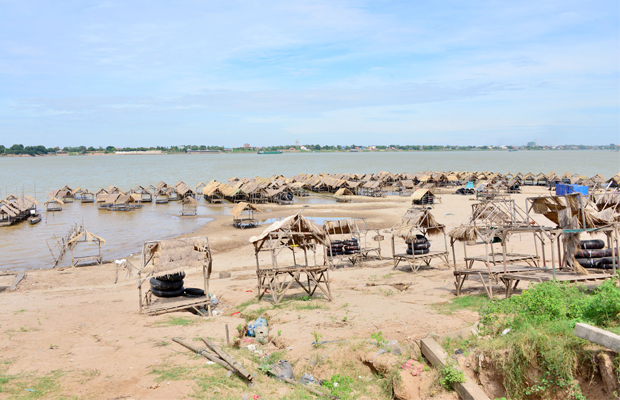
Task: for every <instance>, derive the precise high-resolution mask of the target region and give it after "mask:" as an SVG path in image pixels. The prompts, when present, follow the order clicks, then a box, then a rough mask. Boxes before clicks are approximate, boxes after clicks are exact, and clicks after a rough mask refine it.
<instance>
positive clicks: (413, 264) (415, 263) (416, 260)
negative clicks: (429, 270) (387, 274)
mask: <svg viewBox="0 0 620 400" xmlns="http://www.w3.org/2000/svg"><path fill="white" fill-rule="evenodd" d="M434 258H438V259H440V260H443V261H444V262H445V263H446V265H450V262H449V261H448V252H447V251H429V252H428V253H426V254H419V255H415V254H407V253H404V254H403V253H400V254H394V268H393V269H396V268H397V267H398V265H399V264H400V263H401V262H406V263H407V265H409V268H411V272H413V273H415V272H418V270H419V269H420V267H421V266H422V264H424V265H426V266H430V264H431V260H432V259H434Z"/></svg>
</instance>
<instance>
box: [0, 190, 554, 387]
mask: <svg viewBox="0 0 620 400" xmlns="http://www.w3.org/2000/svg"><path fill="white" fill-rule="evenodd" d="M525 190H529V191H535V190H538V191H540V190H542V189H536V188H525ZM541 193H542V192H541ZM528 195H531V193H530V194H519V195H513V199H515V200H516V202H517V204H518V205H519V206H521V207H524V205H525V198H526V197H527V196H528ZM441 197H442V199H441V203H439V204H437V205H436V206H435V208H434V209H433V211H432V212H433V214H434V215H435V217H436V219H437V220H438V221H439V222H441V223H443V224H445V225H447V229H448V231H449V230H450V229H452V228H453V227H456V226H458V225H460V224H461V223H465V222H466V221H467V219H468V217H469V214H470V210H471V204H472V202H473V201H472V200H471V197H470V196H457V195H451V194H444V195H442V196H441ZM409 206H410V204H409V199H407V198H399V197H392V196H391V197H388V198H383V199H368V198H363V197H354V202H353V203H351V204H319V205H311V206H310V207H300V206H298V205H297V206H296V205H293V206H270V208H271V209H272V210H273V212H270V213H266V214H265V215H264V217H266V218H274V217H283V216H287V215H290V214H292V213H293V212H297V211H299V210H300V209H302V208H303V210H304V214H305V215H308V216H317V217H319V216H336V217H347V216H352V217H353V216H355V217H364V218H366V219H367V222H368V225H369V227H371V228H379V229H381V230H382V231H384V230H386V229H389V228H390V227H391V226H392V225H393V224H394V223H395V222H396V221H397V220H398V219H399V217H400V216H401V215H402V214H403V213H404V212H405V210H406V209H407V208H408V207H409ZM536 219H538V220H539V222H540V223H543V224H545V225H550V223H547V222H546V221H544V218H542V219H541V218H540V216H536ZM231 222H232V218H231V217H230V216H217V217H216V218H215V220H214V221H212V222H210V223H208V224H207V225H205V226H203V227H202V228H200V229H199V230H198V231H196V232H193V233H192V234H188V235H186V236H188V237H191V236H208V237H209V241H210V245H211V249H212V252H213V256H214V264H213V268H214V278H213V279H212V280H211V288H212V292H213V293H214V294H215V295H216V296H217V298H218V299H219V300H220V301H221V302H222V306H221V307H220V308H219V310H220V312H222V315H219V316H216V317H214V318H210V319H206V318H202V317H199V316H196V315H193V314H191V313H189V312H175V313H170V314H164V315H159V316H145V315H140V314H138V291H137V289H136V279H135V276H133V277H131V278H125V276H124V274H121V276H120V277H119V281H118V283H117V284H114V279H115V265H114V264H113V263H108V264H104V265H101V266H91V267H82V268H77V269H66V270H63V271H58V270H46V271H30V272H28V274H27V276H26V278H25V279H24V280H23V281H22V282H21V283H20V284H19V286H18V289H17V291H15V292H8V291H5V292H4V293H0V310H2V311H0V315H1V319H0V363H1V364H0V373H2V374H8V375H18V374H24V375H21V376H22V377H24V376H27V374H31V376H33V377H35V376H39V377H40V376H44V375H46V374H50V373H51V372H52V371H57V372H56V373H57V374H58V377H57V379H56V381H57V382H58V384H59V388H58V389H57V390H56V391H55V392H53V394H51V395H50V398H57V397H59V396H60V395H65V396H69V395H70V396H74V397H76V398H93V399H99V398H101V399H111V398H115V399H121V398H134V399H147V398H148V399H172V398H183V397H186V396H188V395H190V394H192V393H194V390H195V382H193V381H191V380H183V379H180V380H166V381H163V382H157V381H156V378H157V376H158V375H157V374H153V373H152V371H153V369H154V368H155V369H157V368H159V367H164V366H170V365H179V366H191V365H203V364H204V361H205V360H203V359H199V358H196V357H191V356H190V355H189V353H188V352H187V351H186V350H185V349H184V348H182V347H181V346H179V345H177V344H175V343H170V339H171V338H172V337H174V336H181V337H185V338H194V337H198V336H208V337H211V338H214V339H215V340H223V339H224V337H225V329H224V327H225V324H228V325H229V327H230V329H231V332H233V333H234V332H235V331H236V329H235V328H236V327H237V326H238V325H239V324H242V323H244V319H243V318H242V317H241V315H240V314H236V315H235V316H231V314H232V313H234V312H235V311H236V309H237V307H238V306H239V305H240V304H241V303H243V302H246V301H248V300H251V299H252V298H254V297H255V296H256V274H255V261H254V257H253V254H252V246H251V245H250V244H249V242H248V239H249V238H250V237H251V236H253V235H257V234H258V233H260V232H261V231H262V229H263V228H256V229H247V230H238V229H235V228H233V227H232V224H231ZM385 236H386V239H389V235H387V234H386V235H385ZM153 239H157V236H156V233H154V237H153ZM432 242H433V247H437V246H442V245H443V243H442V242H443V238H438V237H434V238H433V239H432ZM389 243H390V241H389V240H386V241H383V242H381V244H382V253H383V255H384V256H389V255H390V253H391V252H390V248H389ZM532 243H533V241H532V238H531V235H522V237H520V238H519V237H518V236H517V237H514V238H513V239H512V240H511V241H510V242H509V251H513V252H521V253H532V252H533V247H532ZM401 245H402V244H401ZM461 247H462V246H457V255H456V256H457V260H460V262H461V263H462V250H461ZM403 249H404V247H403ZM104 250H105V248H104ZM483 252H484V247H483V246H477V247H470V248H468V254H483ZM104 254H105V253H104ZM129 258H130V259H132V258H131V257H129ZM547 258H550V254H549V253H547ZM133 260H134V262H135V263H136V265H137V264H138V261H137V259H136V258H135V256H133ZM431 265H432V266H433V268H423V269H421V270H420V271H419V272H418V273H417V274H412V273H411V272H410V271H407V270H404V269H403V270H396V271H395V270H393V268H392V267H393V264H392V261H391V260H382V261H375V262H372V263H368V265H366V266H363V267H355V268H339V269H336V270H334V271H331V272H330V276H331V279H332V283H331V289H332V293H333V295H334V301H333V302H327V301H325V300H322V299H320V298H319V299H318V300H316V301H315V302H316V303H317V304H322V305H324V307H322V308H317V309H313V310H297V309H292V308H286V307H284V308H282V309H275V310H271V311H269V316H270V317H271V321H270V322H271V326H270V329H271V332H272V334H274V335H275V332H278V331H281V332H280V334H281V337H282V338H283V339H285V342H286V345H287V347H290V349H289V350H288V351H287V354H286V358H287V359H289V360H291V361H296V360H302V361H303V358H304V357H306V356H307V355H308V354H310V353H312V351H314V350H313V348H312V346H311V343H312V342H313V341H314V337H313V335H312V333H313V332H318V333H320V334H321V335H322V340H328V341H337V340H351V341H354V340H358V341H359V340H361V339H363V338H369V337H370V335H371V334H372V333H376V332H378V331H381V332H382V334H383V336H384V337H385V338H386V339H389V340H398V342H399V343H401V344H403V345H406V344H407V343H410V342H411V341H412V340H414V339H420V338H422V337H424V336H426V335H427V334H429V332H436V333H439V334H442V333H445V332H449V331H453V330H457V329H460V328H463V327H466V326H469V325H471V324H473V323H475V322H476V321H477V318H478V315H477V313H475V312H470V311H460V312H457V313H454V314H451V315H446V314H441V313H440V312H439V311H438V309H437V308H436V307H435V305H437V304H441V303H445V302H448V301H450V300H451V299H453V298H454V296H455V290H454V278H453V275H452V268H451V267H448V266H445V265H441V263H440V262H439V261H433V263H432V264H431ZM220 271H230V272H231V273H232V277H231V278H228V279H218V273H219V272H220ZM0 278H2V279H4V280H3V281H0V285H9V284H10V282H8V281H7V280H8V277H0ZM5 278H6V279H5ZM200 280H201V275H200V274H199V273H198V272H193V273H190V274H188V277H187V278H186V286H187V283H190V284H191V283H192V282H195V284H193V285H191V286H200V285H199V283H200ZM5 281H6V282H5ZM390 283H411V284H412V285H411V287H410V288H409V289H408V290H406V291H404V292H400V291H398V290H396V289H394V288H393V287H392V286H389V284H390ZM368 284H372V286H369V285H368ZM466 290H467V293H481V292H482V290H483V289H482V287H481V286H480V285H478V284H470V285H469V286H466ZM300 292H301V290H300V289H297V290H295V289H293V290H292V291H291V294H300ZM259 304H260V305H259V306H256V305H252V306H250V309H252V308H254V309H255V308H258V307H260V306H268V305H269V303H268V301H266V300H263V301H261V302H260V303H259ZM171 317H183V318H186V319H188V320H190V321H192V324H190V325H186V326H178V325H169V324H166V322H167V321H169V320H170V318H171ZM345 317H346V318H345ZM164 344H165V345H164ZM243 351H246V350H243ZM329 351H330V350H328V353H329ZM237 354H242V353H237ZM248 357H249V355H248ZM248 362H249V361H248ZM302 364H303V362H300V363H299V364H298V365H297V366H296V368H298V369H300V368H302ZM246 365H247V364H246ZM216 367H217V366H216ZM250 369H251V370H252V372H257V366H256V365H253V366H251V367H250ZM314 372H315V374H317V375H320V374H321V373H325V374H327V373H329V372H330V371H328V369H325V370H321V369H320V368H319V369H316V370H315V371H314ZM367 373H368V374H370V371H369V370H368V371H367ZM369 376H370V375H369ZM326 377H327V378H328V377H329V376H317V378H326ZM360 377H361V375H360ZM24 379H26V378H24ZM360 379H361V378H360ZM26 382H28V379H26ZM277 385H279V386H276V387H275V389H274V387H271V386H270V387H269V388H266V387H265V386H264V385H263V387H261V385H256V387H255V388H252V389H247V390H245V391H244V389H239V390H241V391H243V392H244V393H245V392H247V393H248V395H249V396H250V397H249V398H251V395H252V394H254V393H258V394H261V393H262V394H263V395H264V396H263V397H262V398H277V397H281V396H283V395H284V394H285V393H286V391H287V390H289V389H287V388H286V387H285V385H284V384H277ZM153 387H156V388H153ZM24 389H26V387H25V388H24ZM261 390H262V391H263V392H261ZM269 390H271V391H272V392H271V394H270V393H269V392H268V391H269ZM273 390H277V393H276V392H273ZM265 391H267V393H265ZM445 396H447V397H445V398H454V397H453V395H452V394H445ZM451 396H452V397H451ZM0 397H2V392H0ZM43 397H46V396H43ZM214 398H219V397H217V396H215V397H214ZM237 398H238V397H237ZM436 398H441V397H436Z"/></svg>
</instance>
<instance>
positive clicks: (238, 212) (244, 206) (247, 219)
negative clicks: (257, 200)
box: [230, 202, 262, 229]
mask: <svg viewBox="0 0 620 400" xmlns="http://www.w3.org/2000/svg"><path fill="white" fill-rule="evenodd" d="M255 212H259V213H262V211H261V210H260V209H259V208H258V207H256V206H255V205H254V204H251V203H246V202H240V203H237V204H236V205H235V206H234V207H233V208H232V210H230V213H231V214H232V216H233V226H234V227H235V228H239V229H245V228H254V227H256V226H258V225H259V221H258V220H257V219H256V218H254V213H255Z"/></svg>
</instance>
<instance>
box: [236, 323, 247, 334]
mask: <svg viewBox="0 0 620 400" xmlns="http://www.w3.org/2000/svg"><path fill="white" fill-rule="evenodd" d="M243 328H245V326H243V324H239V325H237V331H238V332H239V333H241V331H242V330H243Z"/></svg>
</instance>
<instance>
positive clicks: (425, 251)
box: [413, 249, 430, 256]
mask: <svg viewBox="0 0 620 400" xmlns="http://www.w3.org/2000/svg"><path fill="white" fill-rule="evenodd" d="M429 251H430V249H424V250H414V251H413V255H415V256H421V255H422V254H426V253H428V252H429Z"/></svg>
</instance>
